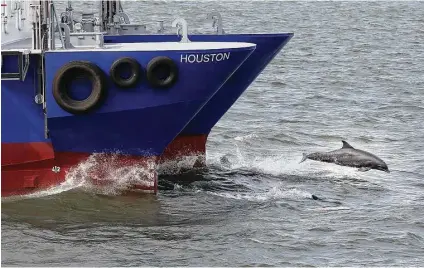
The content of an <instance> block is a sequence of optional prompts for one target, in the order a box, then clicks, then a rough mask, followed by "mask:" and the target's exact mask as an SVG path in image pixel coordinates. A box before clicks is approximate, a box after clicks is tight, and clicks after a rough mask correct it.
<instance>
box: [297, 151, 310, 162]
mask: <svg viewBox="0 0 424 268" xmlns="http://www.w3.org/2000/svg"><path fill="white" fill-rule="evenodd" d="M306 159H308V154H305V153H303V157H302V160H300V162H299V164H300V163H302V162H303V161H305V160H306Z"/></svg>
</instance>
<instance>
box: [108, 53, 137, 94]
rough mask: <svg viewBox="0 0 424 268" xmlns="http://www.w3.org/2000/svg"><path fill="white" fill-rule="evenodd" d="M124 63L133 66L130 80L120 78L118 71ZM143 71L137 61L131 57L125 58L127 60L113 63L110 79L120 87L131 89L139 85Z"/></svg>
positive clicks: (118, 60) (122, 59) (121, 59)
mask: <svg viewBox="0 0 424 268" xmlns="http://www.w3.org/2000/svg"><path fill="white" fill-rule="evenodd" d="M122 63H128V64H130V66H131V72H132V75H131V77H130V78H128V79H124V78H122V77H120V76H119V72H118V69H119V66H120V65H121V64H122ZM141 71H142V70H141V66H140V64H139V63H138V61H136V60H135V59H133V58H130V57H125V58H120V59H117V60H116V61H114V62H113V64H112V66H111V67H110V71H109V74H110V78H111V79H112V81H113V82H114V83H115V85H117V86H118V87H121V88H131V87H133V86H135V85H136V84H137V83H138V81H139V80H140V77H141Z"/></svg>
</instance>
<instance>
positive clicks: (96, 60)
mask: <svg viewBox="0 0 424 268" xmlns="http://www.w3.org/2000/svg"><path fill="white" fill-rule="evenodd" d="M170 44H172V43H170ZM175 44H176V45H177V44H178V43H175ZM140 45H141V46H143V45H142V44H136V45H134V44H123V46H122V47H120V46H117V47H114V46H110V47H108V48H106V49H98V50H84V49H82V50H64V51H61V50H56V51H48V52H46V53H45V56H44V61H45V70H44V73H45V101H46V112H45V113H44V111H43V105H39V104H36V103H35V102H34V97H35V95H36V91H37V90H36V89H37V87H36V85H38V84H39V82H40V81H39V80H40V79H39V76H38V75H37V73H38V69H37V67H38V62H39V60H40V57H41V55H31V56H30V64H29V68H28V72H27V76H26V78H25V80H24V81H19V80H9V81H3V80H2V92H1V94H2V107H1V109H2V195H3V196H6V195H15V194H25V193H29V192H32V191H35V190H39V189H42V188H46V187H49V186H51V185H52V184H57V183H59V182H61V181H63V180H64V178H65V173H66V171H68V170H69V169H70V168H71V167H72V166H74V165H76V164H78V163H80V162H81V161H84V160H86V159H87V158H88V157H89V156H90V155H91V154H93V153H96V152H98V153H119V155H120V158H119V161H117V162H116V166H117V167H118V166H122V165H128V164H131V163H140V162H143V163H147V161H148V160H152V161H153V162H154V161H156V160H157V157H159V156H160V155H161V154H162V153H163V152H164V150H165V148H166V146H167V145H168V144H170V143H171V141H172V140H174V139H175V138H176V136H177V135H178V134H179V133H180V132H181V131H182V130H183V129H184V127H185V126H186V125H187V124H188V123H189V122H190V121H191V120H192V118H193V116H194V115H195V114H196V113H197V112H198V111H199V110H200V109H201V108H202V106H203V105H204V104H205V103H207V101H208V100H209V99H210V98H211V97H212V96H213V95H214V94H215V93H216V92H217V90H218V89H219V88H220V87H221V86H222V85H223V84H224V83H225V81H226V80H227V79H228V78H229V77H230V76H231V75H232V74H233V72H234V71H235V70H237V68H239V66H240V65H241V64H242V63H243V62H244V61H245V60H246V59H247V58H248V57H249V55H250V54H251V53H252V52H253V51H254V49H255V45H254V44H245V45H244V46H239V47H237V46H235V47H234V48H230V47H228V48H222V49H220V48H214V49H208V47H211V45H206V46H205V48H203V49H196V50H190V49H188V50H187V49H186V50H184V51H176V50H177V49H172V48H171V49H169V48H168V49H166V50H163V51H160V50H159V51H158V50H156V51H155V49H152V50H151V51H144V50H141V49H137V48H136V47H137V46H140ZM176 45H174V46H173V47H175V46H176ZM144 46H146V43H144ZM150 46H151V45H150ZM157 57H166V58H168V59H170V60H172V61H173V62H174V64H175V65H176V67H177V68H176V70H177V74H176V76H177V78H176V79H175V83H174V84H173V85H172V86H171V87H169V88H155V87H153V86H152V85H151V83H149V82H148V81H147V77H146V76H147V73H149V70H148V69H149V68H150V67H149V66H150V64H151V60H152V59H155V58H157ZM193 57H195V58H196V59H203V61H200V60H196V61H195V62H192V60H191V59H192V58H193ZM124 58H131V59H133V60H136V61H137V62H138V64H139V67H140V70H141V76H140V78H139V79H138V80H139V81H138V82H137V84H136V85H134V86H133V87H130V88H128V87H122V86H119V85H117V84H116V83H114V82H112V79H111V76H112V68H111V66H112V65H113V64H114V62H115V61H116V60H119V59H124ZM206 58H208V59H209V60H208V61H206ZM187 59H189V60H187ZM197 61H200V62H197ZM69 62H79V63H80V64H81V65H85V63H87V62H88V63H90V64H94V65H95V66H97V67H96V68H99V70H100V71H99V73H100V74H101V76H102V79H103V80H101V79H99V81H103V82H102V83H101V89H102V92H103V93H102V94H103V95H104V96H103V97H102V101H101V102H99V105H98V107H96V109H94V110H89V111H86V112H84V113H77V114H74V113H72V112H69V111H68V110H67V109H65V108H64V106H63V105H60V101H58V98H63V99H62V102H65V103H67V104H78V103H79V102H81V100H83V99H85V98H87V88H86V87H87V86H89V87H91V86H92V85H95V84H96V83H97V82H96V81H97V80H96V81H94V82H93V83H84V81H82V83H76V84H75V83H73V82H74V81H73V80H77V81H79V80H80V79H78V78H80V76H81V73H80V71H79V70H78V68H74V69H72V70H70V71H68V72H67V73H65V74H64V73H62V69H61V68H63V67H64V66H65V65H67V64H68V63H69ZM84 62H85V63H84ZM14 66H16V58H14V57H3V67H2V73H4V72H11V70H8V68H9V69H13V68H14ZM165 67H166V66H165ZM165 69H166V68H165ZM162 71H163V72H165V73H166V72H169V70H162ZM156 72H158V74H157V75H160V72H161V70H157V71H156ZM59 74H62V75H63V76H62V77H58V75H59ZM150 75H151V74H150ZM65 78H66V79H65ZM74 78H75V79H74ZM90 79H92V77H91V78H90ZM58 81H62V84H61V83H59V84H58ZM99 83H100V82H99ZM54 85H56V86H58V87H59V88H60V89H58V88H56V89H55V88H53V87H54ZM55 91H56V92H60V93H57V94H56V96H55V95H54V92H55ZM92 94H93V93H92ZM88 95H89V98H91V97H92V95H90V93H89V94H88ZM70 96H71V97H72V101H69V99H70ZM46 129H48V138H47V139H46V137H45V135H46ZM99 172H100V173H101V171H97V173H99ZM155 176H156V175H155ZM156 180H157V179H156V178H155V181H156ZM156 185H157V184H156Z"/></svg>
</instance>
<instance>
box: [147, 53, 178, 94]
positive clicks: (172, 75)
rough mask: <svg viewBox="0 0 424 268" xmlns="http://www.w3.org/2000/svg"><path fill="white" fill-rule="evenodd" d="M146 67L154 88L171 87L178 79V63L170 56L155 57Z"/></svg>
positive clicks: (148, 77) (150, 82)
mask: <svg viewBox="0 0 424 268" xmlns="http://www.w3.org/2000/svg"><path fill="white" fill-rule="evenodd" d="M146 69H147V70H146V76H147V81H148V82H149V84H150V86H152V87H154V88H170V87H172V86H173V85H174V84H175V83H176V82H177V80H178V74H179V72H178V67H177V64H175V62H174V61H173V60H172V59H170V58H168V57H165V56H159V57H155V58H153V59H152V60H150V62H149V64H148V65H147V68H146ZM163 76H164V77H163Z"/></svg>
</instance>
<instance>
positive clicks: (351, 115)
mask: <svg viewBox="0 0 424 268" xmlns="http://www.w3.org/2000/svg"><path fill="white" fill-rule="evenodd" d="M96 5H97V3H95V2H90V3H87V4H85V8H86V9H90V8H92V7H95V6H96ZM131 5H132V8H131V10H134V11H136V10H140V11H143V12H145V14H147V16H149V17H141V15H140V14H137V13H133V14H130V15H131V17H132V18H133V19H134V20H136V21H139V22H148V21H153V22H154V20H158V19H165V24H166V25H167V26H168V27H169V26H170V22H171V21H172V19H173V18H175V17H176V16H177V15H181V16H183V17H185V18H187V20H188V21H189V29H190V30H191V31H193V32H196V31H197V32H208V31H209V32H210V31H212V29H211V28H210V23H208V22H207V21H205V18H206V13H207V12H209V11H211V10H218V11H220V12H221V13H222V15H223V18H224V29H225V30H226V31H227V32H244V31H249V32H294V33H295V36H294V37H293V38H292V40H291V41H290V42H289V43H288V44H287V46H286V47H285V49H284V51H282V52H281V53H280V54H279V55H278V56H277V57H276V58H275V59H274V60H273V61H272V63H271V64H270V65H269V66H268V67H267V68H266V69H265V71H264V73H263V74H262V75H260V76H259V77H258V78H257V79H256V81H255V82H254V83H253V85H252V86H251V87H250V88H249V89H248V91H247V92H246V93H245V94H244V95H243V96H242V97H241V98H240V99H239V100H238V102H237V103H236V104H235V105H234V106H233V107H232V108H231V110H230V111H229V112H228V113H227V114H226V115H225V116H224V117H223V118H222V120H221V121H220V122H219V124H218V125H217V126H216V127H215V128H214V129H213V131H212V133H211V135H210V137H209V142H208V155H207V162H208V169H205V170H200V171H195V172H190V173H187V174H185V175H183V176H180V177H178V178H175V177H173V176H162V177H161V178H160V180H161V182H160V193H159V194H158V195H157V196H141V197H140V196H116V195H114V194H113V193H109V192H104V193H100V194H99V193H98V192H96V191H94V190H93V189H92V188H90V187H85V186H84V185H83V183H82V184H81V182H80V181H79V183H80V184H78V183H77V182H76V181H73V179H72V178H70V180H69V181H68V182H67V184H66V185H63V186H61V187H58V188H56V189H55V190H53V191H49V192H44V193H41V194H38V195H36V196H33V197H31V198H27V199H20V200H9V201H3V202H2V265H4V266H65V265H66V266H129V265H132V266H143V265H144V266H146V265H154V266H185V265H190V266H241V265H246V266H254V265H255V266H257V265H260V266H269V265H272V266H324V265H331V266H336V265H337V266H347V265H349V266H352V265H373V266H413V265H414V266H417V265H423V263H424V257H423V256H424V223H423V222H424V209H423V207H424V194H423V189H424V181H423V179H424V171H423V169H424V164H423V160H424V156H423V151H424V147H423V144H424V123H423V122H424V71H423V70H424V3H423V2H418V1H415V2H364V1H362V2H351V1H349V2H282V1H281V2H271V1H266V2H265V1H264V2H260V1H252V2H243V4H241V3H240V2H238V3H237V2H229V1H222V2H217V1H210V2H206V1H205V2H203V1H200V2H196V5H193V2H191V1H190V2H172V1H162V2H155V1H154V2H147V1H146V2H142V3H135V2H132V3H125V7H126V8H127V10H128V8H129V6H131ZM74 7H75V8H78V5H75V6H74ZM60 10H63V9H60ZM193 14H194V15H193ZM155 27H157V24H156V22H154V23H153V24H151V25H149V29H150V30H151V29H155ZM168 30H169V31H170V30H171V29H168ZM342 139H345V140H347V141H348V142H349V143H350V144H351V145H353V146H354V147H357V148H360V149H364V150H367V151H370V152H372V153H374V154H376V155H377V156H379V157H381V158H382V159H384V160H385V161H386V163H387V164H388V165H389V168H390V170H392V172H391V173H390V174H387V173H384V172H379V171H373V170H372V171H368V172H365V173H363V172H357V171H356V170H355V169H352V168H347V167H339V166H336V165H332V164H325V163H318V162H313V161H306V162H304V163H301V164H299V161H300V159H301V157H302V153H303V152H313V151H321V150H323V151H325V150H333V149H338V148H340V147H341V145H342V144H341V140H342ZM223 156H225V157H226V158H227V159H228V160H229V161H228V162H227V163H225V162H221V158H222V157H223ZM171 179H174V180H177V183H173V182H171V181H170V180H171ZM77 185H79V186H80V187H76V186H77ZM312 194H314V195H316V196H318V197H320V198H321V200H313V199H312Z"/></svg>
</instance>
